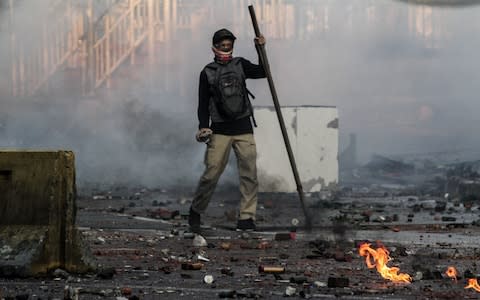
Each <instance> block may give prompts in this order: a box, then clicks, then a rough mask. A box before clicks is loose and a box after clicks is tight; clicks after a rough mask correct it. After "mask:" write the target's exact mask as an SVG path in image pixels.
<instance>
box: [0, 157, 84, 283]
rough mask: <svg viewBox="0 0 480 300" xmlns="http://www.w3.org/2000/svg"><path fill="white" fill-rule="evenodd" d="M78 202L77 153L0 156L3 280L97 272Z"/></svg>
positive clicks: (0, 253) (0, 264)
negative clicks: (85, 239) (84, 241)
mask: <svg viewBox="0 0 480 300" xmlns="http://www.w3.org/2000/svg"><path fill="white" fill-rule="evenodd" d="M75 201H76V188H75V156H74V154H73V152H71V151H15V150H0V276H2V277H10V276H15V277H16V276H20V277H22V276H36V275H41V274H45V273H48V272H50V271H52V270H54V269H56V268H62V269H65V270H67V271H69V272H74V273H83V272H87V271H90V270H93V269H94V264H93V258H92V257H91V255H89V253H88V250H87V248H86V247H84V246H83V245H82V240H81V235H80V233H79V232H78V231H77V229H76V228H75V214H76V203H75Z"/></svg>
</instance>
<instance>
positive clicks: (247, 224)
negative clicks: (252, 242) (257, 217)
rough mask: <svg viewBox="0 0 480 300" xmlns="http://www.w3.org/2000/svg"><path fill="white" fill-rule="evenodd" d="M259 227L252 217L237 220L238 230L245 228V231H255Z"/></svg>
mask: <svg viewBox="0 0 480 300" xmlns="http://www.w3.org/2000/svg"><path fill="white" fill-rule="evenodd" d="M256 229H257V227H256V226H255V222H254V221H253V219H252V218H250V219H245V220H238V222H237V230H239V231H241V230H245V231H254V230H256Z"/></svg>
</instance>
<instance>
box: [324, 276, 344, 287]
mask: <svg viewBox="0 0 480 300" xmlns="http://www.w3.org/2000/svg"><path fill="white" fill-rule="evenodd" d="M348 285H349V280H348V278H344V277H328V283H327V286H328V287H329V288H343V287H348Z"/></svg>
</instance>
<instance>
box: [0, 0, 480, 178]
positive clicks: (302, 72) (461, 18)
mask: <svg viewBox="0 0 480 300" xmlns="http://www.w3.org/2000/svg"><path fill="white" fill-rule="evenodd" d="M47 2H48V1H19V2H17V3H18V4H17V7H16V8H15V17H16V21H17V22H16V24H17V26H20V28H17V30H20V31H19V32H20V33H19V34H17V36H16V38H17V39H19V38H21V39H30V40H31V41H32V43H33V44H32V47H35V46H36V45H35V44H34V42H35V41H36V40H37V39H35V35H36V34H37V32H36V31H35V30H33V29H34V28H36V27H38V26H39V25H40V24H37V23H38V22H40V20H41V19H42V18H41V15H42V14H47V13H51V12H49V11H48V9H47V8H46V7H47V5H46V3H47ZM191 2H192V3H197V2H196V1H193V0H192V1H191ZM251 2H252V3H254V4H255V5H256V10H257V17H258V18H259V21H261V22H260V27H261V30H262V32H263V33H264V35H265V36H266V38H267V52H268V56H269V61H270V65H271V70H272V73H273V78H274V81H275V84H276V87H277V91H278V95H279V98H280V102H281V103H282V104H283V105H334V106H337V107H338V110H339V114H340V145H341V148H343V147H345V144H346V143H347V141H348V136H349V134H350V133H352V132H353V133H356V134H357V137H358V138H357V140H358V150H359V151H360V153H359V154H360V158H362V159H363V160H366V159H368V158H369V157H370V155H371V153H380V154H387V155H389V154H399V153H407V152H409V153H410V152H419V153H424V152H431V151H459V150H462V149H480V137H478V135H476V127H477V124H478V121H479V117H478V113H477V112H478V111H480V104H479V102H478V101H477V99H476V98H477V95H478V94H479V88H478V82H479V79H480V73H479V72H478V70H480V68H479V67H480V60H478V59H477V56H478V49H479V43H480V41H479V40H478V39H477V38H476V37H477V36H478V33H479V32H480V20H479V19H478V15H479V13H480V8H479V7H477V6H465V7H461V8H455V7H433V8H430V7H427V6H418V5H409V4H406V3H404V2H401V1H393V0H392V1H387V0H383V1H377V2H374V3H366V2H365V1H364V0H358V1H355V0H352V1H327V0H323V1H313V2H312V1H306V0H305V1H304V0H298V1H295V2H291V1H279V2H278V3H279V6H277V7H273V6H269V4H266V6H262V3H264V1H251ZM221 3H222V4H221V5H220V4H219V2H218V1H216V0H215V1H214V0H206V1H202V4H201V5H200V4H199V5H198V6H195V5H191V6H189V8H188V9H186V8H181V7H177V10H178V11H180V12H181V18H183V19H187V20H190V27H188V26H187V28H186V29H185V28H180V27H178V28H176V27H175V26H174V25H171V26H172V35H171V39H170V40H169V41H166V42H163V43H158V44H156V47H155V51H158V52H157V53H156V56H158V57H157V58H158V60H159V61H160V63H159V64H158V65H155V66H154V68H153V69H152V68H150V69H149V68H148V66H145V65H144V66H143V67H142V66H136V67H135V69H128V68H129V67H128V66H127V67H126V68H125V69H124V70H123V71H122V72H120V73H118V74H114V76H113V78H114V79H115V78H117V79H116V80H114V82H113V84H112V85H113V87H112V88H111V89H110V90H108V91H106V90H105V89H101V90H98V91H97V93H96V94H95V96H85V95H79V94H78V93H74V92H73V90H74V88H75V85H76V84H77V83H72V82H69V80H68V76H67V75H68V74H66V75H65V78H60V79H58V80H57V81H56V82H55V83H54V87H55V90H56V91H57V92H56V93H54V94H51V95H50V94H48V93H42V94H39V95H36V96H34V97H33V98H25V99H23V98H15V99H14V98H11V97H9V96H8V89H9V82H8V80H7V79H8V78H9V77H8V76H9V74H10V68H11V66H10V59H9V57H10V48H9V46H8V45H9V41H10V39H11V36H10V28H9V26H8V8H7V7H6V6H5V5H3V6H2V7H1V8H0V9H1V10H0V41H1V43H0V70H1V71H2V74H7V76H4V77H2V79H0V87H1V90H2V91H3V92H0V96H1V102H0V140H1V141H2V143H1V144H2V145H1V146H2V147H14V148H28V149H31V148H34V149H38V148H40V149H71V150H74V151H75V153H76V159H77V160H76V164H77V178H78V181H79V183H80V184H92V183H96V184H105V185H111V184H116V183H121V184H132V185H138V184H142V185H147V186H155V187H158V186H165V187H167V186H176V185H182V186H189V187H194V186H195V184H196V181H197V180H198V178H199V176H200V174H201V172H202V170H203V165H202V164H203V151H204V145H201V144H198V143H196V142H195V141H194V134H195V131H196V129H197V126H198V122H197V117H196V108H197V101H198V99H197V89H198V76H199V74H200V71H201V69H202V68H203V66H204V65H206V64H207V63H208V62H209V61H211V59H212V57H213V54H212V53H211V50H210V44H211V36H212V34H213V32H214V31H216V30H217V29H219V28H223V27H226V28H229V29H231V30H232V31H233V32H234V33H235V34H236V35H237V40H236V42H235V52H234V54H235V55H237V56H244V57H246V58H248V59H250V60H251V61H253V62H257V56H256V53H255V49H254V47H253V29H252V26H251V22H250V17H249V15H248V10H247V4H248V3H245V2H244V1H224V2H221ZM79 9H80V8H79ZM179 18H180V17H179ZM18 24H21V25H18ZM129 70H132V71H129ZM118 78H120V79H118ZM122 78H123V79H122ZM248 85H249V89H250V90H252V92H253V93H254V94H255V95H256V96H257V98H256V100H254V105H270V104H271V97H270V94H269V90H268V85H267V82H266V80H249V81H248ZM58 91H60V92H58ZM260 125H261V124H260ZM236 177H237V175H236V173H235V164H234V163H232V164H230V166H229V169H228V170H227V171H226V173H225V174H224V175H223V177H222V181H223V183H229V182H236V181H237V178H236Z"/></svg>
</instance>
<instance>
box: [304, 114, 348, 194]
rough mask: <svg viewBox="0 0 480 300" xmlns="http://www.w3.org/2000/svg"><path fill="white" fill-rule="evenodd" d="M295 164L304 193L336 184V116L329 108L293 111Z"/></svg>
mask: <svg viewBox="0 0 480 300" xmlns="http://www.w3.org/2000/svg"><path fill="white" fill-rule="evenodd" d="M297 153H298V155H297V156H296V157H297V161H298V169H299V170H300V171H299V172H300V176H301V177H300V178H301V179H302V186H303V189H304V190H305V191H309V192H318V191H320V190H321V189H322V188H325V187H327V186H328V185H329V184H331V183H334V184H336V183H337V182H338V114H337V109H336V108H331V107H301V108H298V109H297Z"/></svg>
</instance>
